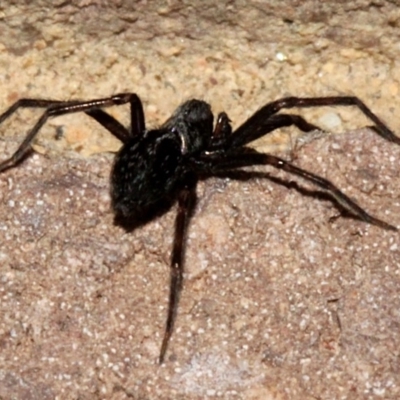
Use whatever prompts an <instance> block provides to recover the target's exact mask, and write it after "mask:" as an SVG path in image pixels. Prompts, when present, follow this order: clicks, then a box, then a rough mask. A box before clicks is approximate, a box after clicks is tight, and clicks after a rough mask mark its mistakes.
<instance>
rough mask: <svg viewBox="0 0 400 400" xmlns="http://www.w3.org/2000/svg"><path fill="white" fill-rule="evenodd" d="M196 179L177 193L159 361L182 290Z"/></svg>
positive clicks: (161, 360) (161, 359)
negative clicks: (164, 320)
mask: <svg viewBox="0 0 400 400" xmlns="http://www.w3.org/2000/svg"><path fill="white" fill-rule="evenodd" d="M195 188H196V181H193V182H192V184H191V185H190V187H189V186H186V187H185V188H184V189H183V190H181V192H180V193H179V197H178V213H177V216H176V220H175V236H174V244H173V249H172V255H171V264H170V267H171V275H170V292H169V304H168V315H167V321H166V325H165V332H164V337H163V341H162V345H161V350H160V356H159V363H160V364H162V363H163V362H164V358H165V353H166V351H167V347H168V343H169V340H170V338H171V335H172V331H173V328H174V323H175V318H176V313H177V309H178V303H179V298H180V294H181V291H182V282H183V267H184V265H183V260H184V250H185V245H184V244H185V241H186V232H187V226H188V223H189V220H190V217H191V215H192V214H193V211H194V207H195V203H196V191H195Z"/></svg>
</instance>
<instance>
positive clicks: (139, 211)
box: [111, 100, 213, 220]
mask: <svg viewBox="0 0 400 400" xmlns="http://www.w3.org/2000/svg"><path fill="white" fill-rule="evenodd" d="M212 129H213V114H212V112H211V108H210V106H209V104H207V103H205V102H204V101H200V100H190V101H187V102H185V103H184V104H182V105H181V106H180V107H179V108H178V109H177V110H176V111H175V113H174V114H173V115H172V117H171V118H170V119H168V121H167V122H165V124H163V125H162V126H161V127H160V128H158V129H153V130H149V131H144V132H139V135H135V136H134V137H132V138H131V139H130V140H129V141H127V142H126V143H125V144H124V145H123V146H122V148H121V150H120V151H119V152H118V154H117V155H116V157H115V162H114V167H113V170H112V174H111V199H112V206H113V210H114V211H115V213H116V214H117V215H120V218H121V217H127V218H130V219H133V220H135V219H139V220H140V219H143V218H145V217H147V216H148V214H150V217H151V213H153V212H154V211H157V210H158V209H159V207H160V205H162V204H164V202H167V204H168V201H169V200H171V201H172V200H173V199H174V197H175V194H176V191H177V190H179V188H180V187H182V184H184V183H185V181H186V182H189V180H190V179H191V177H190V176H189V175H190V172H191V171H190V168H189V165H188V163H187V162H186V161H187V160H188V159H189V158H190V157H192V156H195V155H196V154H199V153H200V152H201V151H204V150H206V149H207V148H208V145H209V143H210V141H211V136H212Z"/></svg>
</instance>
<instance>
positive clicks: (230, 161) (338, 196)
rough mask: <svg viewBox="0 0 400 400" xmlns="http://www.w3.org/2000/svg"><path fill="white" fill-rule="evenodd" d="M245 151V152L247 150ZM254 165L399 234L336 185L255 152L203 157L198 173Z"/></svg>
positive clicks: (280, 159) (212, 172)
mask: <svg viewBox="0 0 400 400" xmlns="http://www.w3.org/2000/svg"><path fill="white" fill-rule="evenodd" d="M243 149H245V148H243ZM254 165H271V166H273V167H274V168H277V169H282V170H284V171H286V172H288V173H290V174H293V175H296V176H299V177H300V178H303V179H305V180H306V181H308V182H310V183H311V184H313V185H314V186H316V187H317V188H319V189H321V190H322V191H324V192H325V193H327V194H328V195H329V196H331V197H332V199H333V200H334V201H335V202H336V203H337V204H338V205H339V206H340V207H342V208H343V209H344V210H346V211H347V212H348V213H350V214H351V215H353V216H355V217H356V218H358V219H360V220H362V221H365V222H367V223H369V224H372V225H376V226H379V227H381V228H383V229H387V230H391V231H397V228H396V227H395V226H393V225H390V224H388V223H387V222H385V221H382V220H380V219H378V218H375V217H373V216H372V215H370V214H368V213H367V212H366V211H364V210H363V209H362V208H361V207H360V206H359V205H358V204H357V203H355V202H354V201H353V200H352V199H350V198H349V197H348V196H346V195H345V194H344V193H343V192H341V191H340V190H339V189H338V188H337V187H336V186H335V185H334V184H333V183H331V182H329V181H328V180H327V179H324V178H322V177H320V176H318V175H315V174H313V173H311V172H308V171H306V170H304V169H301V168H299V167H296V166H295V165H293V164H291V163H289V162H287V161H285V160H283V159H282V158H280V157H276V156H273V155H270V154H263V153H258V152H256V151H255V150H253V151H251V152H249V153H246V152H240V151H238V152H236V153H233V154H227V155H221V154H218V153H216V154H210V155H205V156H202V157H201V158H200V159H198V160H196V170H197V172H198V173H205V174H207V175H212V174H217V173H220V172H223V171H231V170H235V169H237V168H243V167H250V166H254Z"/></svg>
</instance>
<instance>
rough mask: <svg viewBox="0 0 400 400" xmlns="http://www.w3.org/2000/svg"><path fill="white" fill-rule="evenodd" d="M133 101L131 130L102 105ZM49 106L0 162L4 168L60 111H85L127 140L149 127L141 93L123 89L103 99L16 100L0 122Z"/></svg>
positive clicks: (15, 160)
mask: <svg viewBox="0 0 400 400" xmlns="http://www.w3.org/2000/svg"><path fill="white" fill-rule="evenodd" d="M127 103H130V106H131V130H130V131H128V130H127V129H125V128H124V127H123V125H122V124H121V123H119V122H118V121H117V120H116V119H115V118H113V117H112V116H111V115H109V114H107V113H105V112H104V111H102V110H99V109H100V108H102V107H110V106H114V105H122V104H127ZM26 107H33V108H45V111H44V113H43V114H42V116H41V117H40V118H39V120H38V121H37V122H36V124H35V125H34V126H33V128H32V129H31V130H30V131H29V132H28V134H27V136H26V137H25V139H24V140H23V142H22V143H21V144H20V146H19V147H18V149H17V150H16V152H15V153H14V154H13V155H12V156H11V157H10V158H8V159H7V160H4V161H3V162H1V163H0V172H2V171H4V170H5V169H8V168H12V167H14V166H15V165H16V164H18V163H19V162H20V161H21V160H22V159H23V158H24V156H25V155H26V153H27V152H28V151H29V150H30V148H31V147H30V144H31V143H32V140H33V139H34V138H35V136H36V135H37V134H38V132H39V130H40V128H41V127H42V126H43V125H44V124H45V123H46V121H47V120H48V118H50V117H55V116H58V115H64V114H71V113H76V112H85V113H86V114H87V115H89V116H91V117H92V118H94V119H95V120H96V121H97V122H99V123H100V124H101V125H102V126H104V127H105V128H106V129H108V130H109V131H110V133H111V134H113V135H114V136H116V137H117V138H118V139H120V140H122V141H123V142H124V143H126V142H127V141H128V140H129V138H131V137H136V136H138V135H140V134H142V133H143V132H144V130H145V121H144V114H143V107H142V103H141V101H140V99H139V97H138V96H137V95H136V94H135V93H122V94H117V95H114V96H111V97H106V98H102V99H95V100H88V101H67V102H62V101H54V100H40V99H39V100H38V99H20V100H18V101H17V102H15V103H14V104H13V105H12V106H11V107H10V108H9V109H8V110H6V111H5V112H4V113H3V114H2V115H0V124H1V123H2V122H4V121H5V120H6V119H7V118H9V117H10V116H11V115H12V114H13V113H14V112H15V111H17V109H19V108H26Z"/></svg>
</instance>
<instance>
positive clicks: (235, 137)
mask: <svg viewBox="0 0 400 400" xmlns="http://www.w3.org/2000/svg"><path fill="white" fill-rule="evenodd" d="M127 103H128V104H130V116H131V127H130V129H127V128H125V127H124V126H123V125H122V124H121V123H120V122H118V121H117V120H116V119H115V118H114V117H112V116H111V115H110V114H108V113H106V112H105V111H104V110H103V108H105V107H109V106H114V105H121V104H127ZM320 106H356V107H358V108H359V110H361V111H362V112H363V113H364V114H365V115H366V116H367V117H368V118H369V119H370V120H371V121H372V122H373V123H374V126H373V129H374V131H375V132H377V133H378V134H379V135H380V136H382V137H383V138H385V139H386V140H389V141H391V142H394V143H396V144H400V139H399V138H398V137H397V136H396V135H395V134H394V133H393V132H392V131H391V130H390V129H389V128H388V127H387V126H386V125H385V124H384V123H383V122H382V121H381V120H380V119H379V118H378V117H377V116H376V115H375V114H374V113H373V112H372V111H371V110H370V109H369V108H368V107H367V106H366V105H365V104H364V103H363V102H362V101H361V100H360V99H358V98H357V97H353V96H340V97H313V98H298V97H287V98H283V99H280V100H277V101H273V102H271V103H267V104H266V105H264V106H263V107H262V108H260V109H259V110H258V111H257V112H255V113H254V114H253V115H252V116H251V117H250V118H249V119H248V120H247V121H245V122H244V123H243V124H242V125H240V126H239V127H238V128H237V129H236V130H235V131H233V132H232V128H231V125H230V121H229V118H228V116H227V115H226V114H225V113H223V112H222V113H220V114H218V117H217V120H216V123H215V126H213V114H212V112H211V107H210V106H209V105H208V104H207V103H205V102H204V101H200V100H190V101H187V102H185V103H184V104H182V105H181V106H180V107H179V108H178V109H177V110H176V111H175V113H174V114H173V115H172V117H171V118H169V119H168V120H167V121H166V122H165V123H164V124H163V125H162V126H161V127H160V128H159V129H154V130H149V131H147V130H146V127H145V119H144V114H143V107H142V102H141V101H140V99H139V97H138V96H137V95H136V94H134V93H122V94H117V95H115V96H111V97H107V98H103V99H95V100H89V101H65V102H64V101H54V100H41V99H21V100H18V101H17V102H16V103H14V104H13V105H11V107H10V108H9V109H8V110H6V111H5V112H4V113H3V114H2V115H0V124H1V123H2V122H3V121H4V120H6V119H7V118H8V117H9V116H10V115H12V114H13V113H14V112H15V111H16V110H17V109H19V108H22V107H35V108H44V109H45V111H44V113H43V114H42V116H41V117H40V118H39V120H38V121H37V122H36V124H35V125H34V126H33V128H32V129H31V130H30V131H29V132H28V134H27V136H26V138H25V139H24V141H23V142H22V144H21V145H20V146H19V148H18V149H17V151H16V152H15V153H14V154H13V155H12V156H11V157H10V158H9V159H7V160H5V161H3V162H1V163H0V172H1V171H4V170H6V169H8V168H12V167H14V166H16V165H17V164H18V163H19V162H20V161H21V160H22V159H23V158H24V157H25V156H26V155H27V154H28V152H29V151H30V149H31V143H32V140H33V139H34V137H35V136H36V135H37V133H38V132H39V130H40V128H41V127H42V126H43V125H44V123H45V122H46V121H47V119H48V118H49V117H54V116H57V115H62V114H67V113H74V112H84V113H86V114H87V115H89V116H90V117H92V118H93V119H95V120H96V121H97V122H98V123H99V124H101V125H102V126H103V127H104V128H106V129H107V130H108V131H109V132H110V133H111V134H113V135H114V136H115V137H117V138H118V139H119V140H120V141H121V142H122V143H123V146H122V148H121V150H120V151H119V152H118V154H117V156H116V158H115V162H114V167H113V170H112V175H111V198H112V208H113V211H114V213H115V215H116V217H118V218H117V221H119V222H121V223H124V221H125V220H128V219H138V220H141V219H142V218H143V219H144V221H147V220H148V219H150V218H151V217H152V216H153V215H156V214H157V213H160V212H162V211H165V210H166V209H167V208H168V206H170V205H171V204H173V202H174V201H177V202H178V210H177V217H176V221H175V236H174V242H173V249H172V254H171V263H170V267H171V268H170V270H171V274H170V276H171V279H170V294H169V306H168V314H167V321H166V328H165V332H164V337H163V342H162V345H161V351H160V358H159V362H160V363H161V362H163V360H164V357H165V354H166V350H167V346H168V343H169V339H170V337H171V334H172V330H173V326H174V321H175V316H176V311H177V307H178V301H179V295H180V292H181V290H182V281H183V264H184V251H185V243H186V242H185V239H186V228H187V226H188V223H189V220H190V216H191V215H192V214H193V211H194V206H195V199H196V184H197V181H198V180H199V179H204V178H207V177H210V176H213V175H220V174H221V173H223V172H226V171H232V170H235V169H238V168H243V167H248V166H252V165H271V166H273V167H275V168H278V169H283V170H285V171H286V172H288V173H291V174H294V175H297V176H300V177H302V178H303V179H305V180H307V181H309V182H310V183H311V184H313V185H315V186H316V187H317V188H319V189H320V190H322V191H324V192H325V193H327V194H328V195H330V196H331V198H332V200H333V201H335V202H336V203H337V205H338V206H340V207H341V208H342V209H344V210H345V211H346V212H348V213H350V214H352V215H353V216H355V217H357V218H359V219H361V220H363V221H365V222H367V223H370V224H374V225H377V226H380V227H381V228H384V229H390V230H397V229H396V228H395V227H394V226H392V225H390V224H388V223H386V222H384V221H382V220H380V219H378V218H375V217H373V216H371V215H369V214H368V213H367V212H366V211H364V210H363V209H362V208H361V207H360V206H358V205H357V204H356V203H355V202H354V201H353V200H351V199H350V198H349V197H347V196H346V195H345V194H344V193H342V192H341V191H340V190H339V189H338V188H337V187H335V186H334V185H333V184H332V183H331V182H329V181H328V180H326V179H324V178H321V177H319V176H317V175H315V174H312V173H310V172H307V171H305V170H303V169H300V168H298V167H296V166H295V165H293V164H291V163H289V162H287V161H285V160H284V159H282V158H279V157H276V156H273V155H270V154H264V153H258V152H257V151H255V150H253V149H250V148H248V147H247V146H246V145H247V144H248V143H250V142H252V141H253V140H256V139H258V138H260V137H261V136H264V135H266V134H268V133H269V132H272V131H274V130H275V129H278V128H281V127H284V126H290V125H295V126H296V127H297V128H299V129H300V130H302V131H304V132H309V131H312V130H314V129H318V127H317V126H315V125H313V124H310V123H308V122H307V121H306V120H305V119H304V118H302V117H300V116H299V115H293V114H285V113H280V111H281V110H282V109H286V108H293V107H320Z"/></svg>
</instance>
